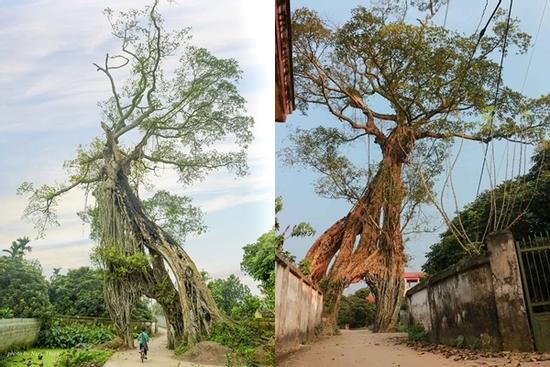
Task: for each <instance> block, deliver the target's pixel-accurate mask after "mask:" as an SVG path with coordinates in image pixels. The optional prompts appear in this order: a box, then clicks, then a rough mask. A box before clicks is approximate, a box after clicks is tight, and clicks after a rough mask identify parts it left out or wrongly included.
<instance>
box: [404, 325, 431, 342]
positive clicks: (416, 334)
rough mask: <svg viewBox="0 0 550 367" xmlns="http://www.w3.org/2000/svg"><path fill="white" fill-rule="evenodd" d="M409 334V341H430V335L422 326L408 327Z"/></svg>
mask: <svg viewBox="0 0 550 367" xmlns="http://www.w3.org/2000/svg"><path fill="white" fill-rule="evenodd" d="M407 334H409V340H410V341H413V342H418V341H427V340H428V333H427V332H426V330H424V328H422V327H421V326H417V325H409V326H407Z"/></svg>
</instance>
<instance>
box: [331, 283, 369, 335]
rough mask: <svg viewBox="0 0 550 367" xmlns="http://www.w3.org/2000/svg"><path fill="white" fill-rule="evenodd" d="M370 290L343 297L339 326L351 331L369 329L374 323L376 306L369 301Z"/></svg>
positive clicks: (365, 289)
mask: <svg viewBox="0 0 550 367" xmlns="http://www.w3.org/2000/svg"><path fill="white" fill-rule="evenodd" d="M368 295H369V290H368V288H362V289H359V290H357V291H356V292H355V293H354V294H350V295H347V296H344V297H342V301H341V304H340V309H339V310H338V326H340V327H341V328H342V327H344V326H345V325H347V326H349V328H351V329H356V328H362V327H367V326H369V325H372V323H373V322H374V315H375V304H374V303H373V302H368V301H367V296H368Z"/></svg>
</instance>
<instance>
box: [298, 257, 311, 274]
mask: <svg viewBox="0 0 550 367" xmlns="http://www.w3.org/2000/svg"><path fill="white" fill-rule="evenodd" d="M298 266H299V267H300V270H301V271H302V273H303V274H304V275H310V274H311V260H310V259H307V258H306V259H302V261H300V263H299V264H298Z"/></svg>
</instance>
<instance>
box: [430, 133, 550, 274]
mask: <svg viewBox="0 0 550 367" xmlns="http://www.w3.org/2000/svg"><path fill="white" fill-rule="evenodd" d="M532 161H533V166H532V167H531V168H530V170H529V172H528V173H527V174H525V175H523V176H520V177H518V178H516V179H514V180H510V181H506V182H504V183H502V184H500V185H499V186H497V187H496V188H495V189H494V190H493V192H490V191H486V192H484V193H482V194H480V195H479V196H478V197H477V198H476V199H475V200H474V201H473V202H472V203H470V204H468V205H466V206H465V207H464V209H463V210H462V211H460V212H459V213H458V215H457V216H456V217H455V218H454V219H453V223H454V224H455V226H457V227H458V228H460V224H459V219H460V221H461V222H462V225H463V226H464V230H465V232H466V234H467V235H468V238H469V239H470V240H471V241H472V242H473V246H472V244H470V245H469V246H468V247H466V248H464V247H463V246H461V245H460V242H459V241H458V240H457V238H456V237H455V236H454V235H453V234H452V233H451V231H450V230H448V231H446V232H444V233H442V234H441V235H440V240H439V242H437V243H435V244H433V245H432V246H430V250H429V251H428V252H427V253H426V262H425V263H424V265H422V270H423V271H424V272H426V273H427V274H435V273H437V272H439V271H441V270H443V269H445V268H447V267H449V266H451V265H453V264H456V263H457V262H458V261H460V260H461V259H464V258H467V257H470V256H472V255H476V254H483V253H486V251H487V249H486V247H485V245H483V244H482V243H481V242H480V240H481V238H482V237H483V234H484V232H485V228H486V226H487V225H488V223H489V221H490V218H491V216H494V214H492V211H491V206H492V200H496V204H497V208H498V212H497V215H500V214H501V213H502V212H504V213H505V214H506V216H507V218H508V219H512V220H515V219H517V221H516V222H515V223H514V224H513V225H512V227H511V228H510V229H511V231H512V233H513V235H514V238H516V239H522V238H525V237H527V236H529V235H533V234H542V233H547V232H550V211H548V210H547V208H548V207H549V206H550V196H549V195H548V192H550V143H549V142H545V143H543V144H541V146H539V148H538V150H537V151H536V153H535V154H534V155H533V157H532ZM492 197H494V199H492ZM503 203H504V204H503ZM462 242H463V243H465V242H466V241H464V239H462Z"/></svg>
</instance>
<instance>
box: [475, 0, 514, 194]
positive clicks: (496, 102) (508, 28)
mask: <svg viewBox="0 0 550 367" xmlns="http://www.w3.org/2000/svg"><path fill="white" fill-rule="evenodd" d="M501 1H502V0H500V1H499V2H498V4H500V3H501ZM498 4H497V8H495V10H493V13H492V14H491V17H490V18H489V20H488V22H487V24H486V25H485V27H484V28H483V29H482V30H481V32H480V33H479V39H480V40H481V37H483V34H485V31H486V29H487V27H488V26H489V22H490V21H491V19H492V18H493V16H494V15H495V13H496V11H497V9H498ZM513 4H514V0H510V7H509V9H508V16H507V18H506V29H505V30H504V41H503V43H502V52H501V55H500V64H499V68H498V79H497V87H496V90H495V99H494V103H493V106H494V107H493V110H492V111H491V115H490V117H489V127H490V129H489V132H490V135H489V136H492V135H493V123H494V119H495V114H496V110H497V107H498V97H499V93H500V84H501V80H502V69H503V65H504V57H505V56H506V45H507V44H508V31H509V30H510V17H511V15H512V6H513ZM478 43H479V41H478ZM491 142H492V140H491ZM491 142H489V143H491ZM489 143H487V145H486V146H485V153H484V155H483V163H482V165H481V174H480V175H479V182H478V184H477V193H476V196H478V195H479V189H480V188H481V180H482V178H483V172H484V170H485V164H486V162H487V152H488V150H489Z"/></svg>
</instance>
